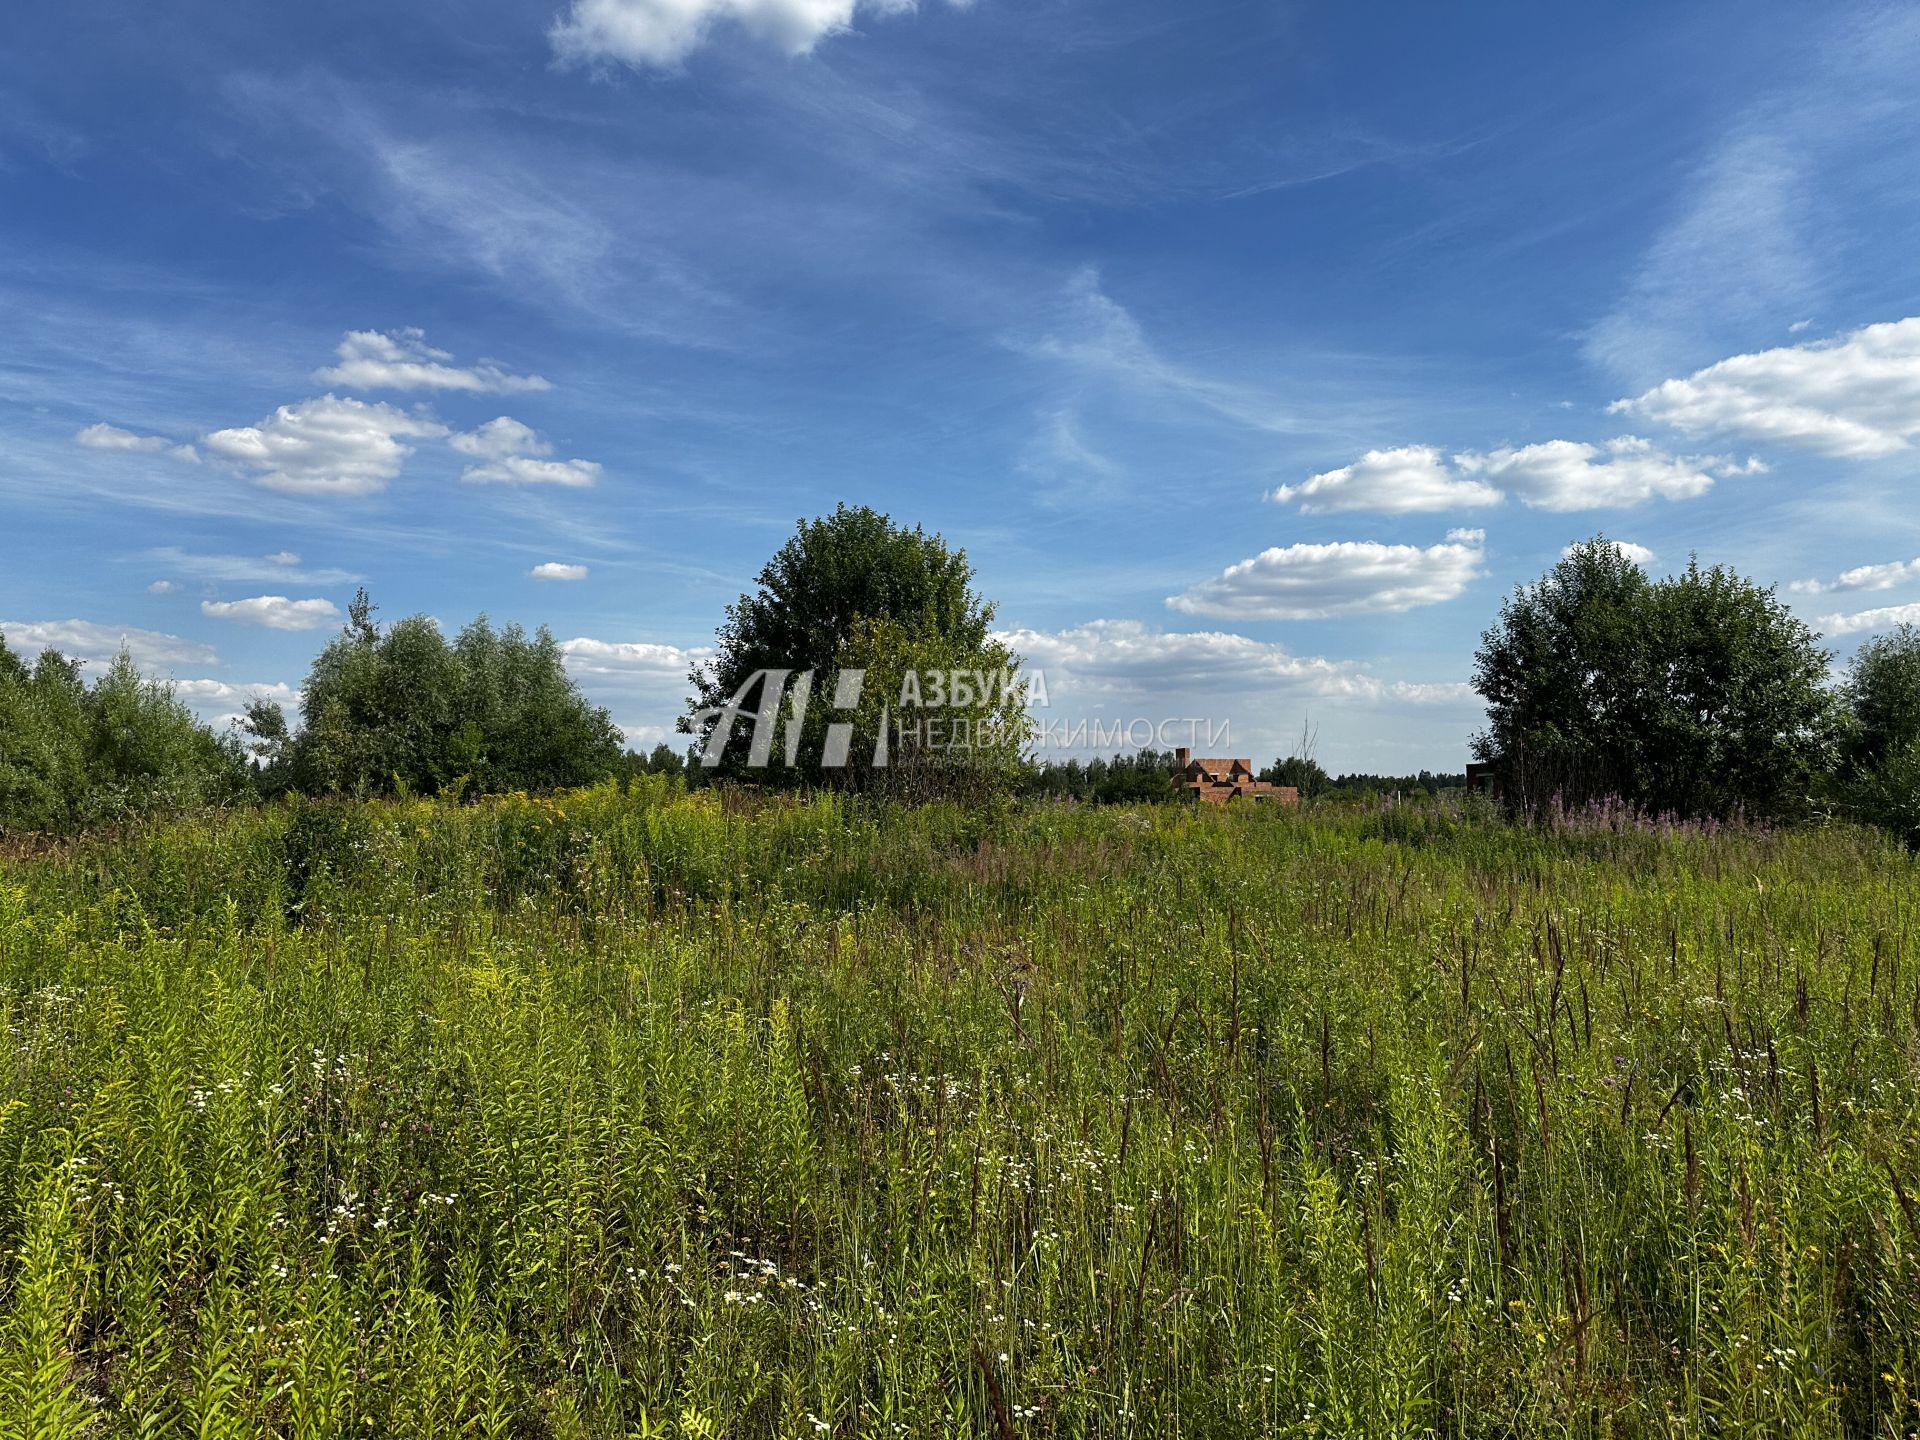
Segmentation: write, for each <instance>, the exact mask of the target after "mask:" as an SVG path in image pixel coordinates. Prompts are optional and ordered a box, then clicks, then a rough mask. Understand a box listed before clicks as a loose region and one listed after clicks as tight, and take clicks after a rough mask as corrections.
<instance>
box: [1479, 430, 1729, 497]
mask: <svg viewBox="0 0 1920 1440" xmlns="http://www.w3.org/2000/svg"><path fill="white" fill-rule="evenodd" d="M1456 459H1457V461H1458V462H1459V464H1460V467H1461V469H1462V470H1464V471H1466V472H1467V473H1468V474H1471V475H1482V476H1485V477H1486V478H1487V480H1489V481H1490V482H1492V483H1493V484H1495V485H1498V486H1500V487H1501V488H1502V489H1504V490H1507V491H1509V492H1510V493H1512V494H1514V495H1516V496H1518V497H1519V498H1520V500H1521V501H1522V502H1523V503H1524V504H1527V505H1530V506H1533V507H1534V508H1536V509H1540V510H1595V509H1602V508H1610V507H1616V506H1626V505H1638V504H1641V503H1642V502H1643V501H1647V500H1651V499H1654V498H1655V497H1659V498H1660V499H1663V500H1690V499H1693V498H1694V497H1696V496H1699V495H1704V494H1706V493H1707V491H1709V490H1711V489H1712V488H1713V475H1712V473H1710V472H1711V471H1712V470H1714V469H1716V468H1719V467H1723V466H1726V465H1727V464H1728V462H1727V461H1725V460H1721V459H1718V458H1712V459H1687V458H1682V457H1677V456H1673V455H1668V454H1665V453H1664V452H1662V451H1660V450H1659V449H1657V448H1655V447H1654V445H1653V444H1652V443H1651V442H1649V441H1646V440H1642V439H1640V438H1639V437H1638V436H1634V435H1622V436H1620V437H1619V438H1618V439H1614V440H1609V441H1607V442H1606V444H1605V445H1588V444H1584V443H1582V442H1580V441H1577V440H1548V441H1545V442H1543V443H1542V444H1539V445H1524V446H1521V447H1520V448H1518V449H1503V450H1495V451H1493V452H1492V453H1490V454H1486V455H1461V456H1457V457H1456Z"/></svg>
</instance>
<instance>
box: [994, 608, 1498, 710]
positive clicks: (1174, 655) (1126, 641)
mask: <svg viewBox="0 0 1920 1440" xmlns="http://www.w3.org/2000/svg"><path fill="white" fill-rule="evenodd" d="M995 638H996V639H998V640H1001V641H1004V642H1005V643H1006V644H1007V645H1009V646H1011V647H1012V649H1013V650H1014V651H1015V652H1016V653H1017V654H1019V655H1020V656H1021V657H1023V659H1024V660H1025V661H1026V665H1027V668H1028V669H1029V670H1035V669H1037V670H1041V671H1044V672H1045V673H1046V677H1047V689H1048V697H1049V700H1050V702H1051V701H1057V700H1058V698H1059V696H1060V694H1061V692H1062V690H1063V689H1070V688H1073V687H1075V686H1076V685H1078V686H1085V687H1087V688H1090V689H1093V690H1098V691H1103V692H1107V693H1113V694H1125V695H1138V696H1155V695H1162V694H1165V693H1167V692H1169V691H1176V692H1177V691H1193V690H1208V691H1216V692H1217V691H1228V692H1241V693H1244V692H1246V691H1249V690H1255V691H1259V690H1271V689H1275V688H1286V689H1293V690H1298V691H1300V692H1302V693H1305V694H1308V695H1312V696H1317V697H1321V698H1327V699H1358V700H1399V701H1404V702H1407V703H1413V704H1429V703H1443V702H1453V701H1461V700H1467V699H1471V697H1472V690H1471V687H1469V686H1467V685H1464V684H1442V685H1433V684H1425V683H1419V682H1411V681H1394V680H1382V679H1380V678H1378V677H1376V676H1373V675H1370V674H1368V673H1367V672H1366V670H1365V669H1364V668H1363V667H1361V666H1360V665H1358V664H1356V663H1354V662H1352V661H1347V660H1329V659H1325V658H1323V657H1320V656H1308V655H1294V654H1291V653H1290V652H1288V651H1287V650H1286V649H1285V647H1283V646H1280V645H1274V644H1270V643H1268V642H1266V641H1262V640H1253V639H1250V638H1248V637H1247V636H1245V635H1234V634H1229V633H1226V632H1223V631H1217V630H1202V631H1167V630H1156V629H1151V628H1149V627H1148V626H1146V625H1144V624H1142V623H1141V622H1139V621H1137V620H1094V621H1091V622H1089V623H1088V624H1085V625H1080V626H1075V627H1073V628H1071V629H1067V630H1052V631H1047V630H1003V631H1000V632H997V634H996V635H995Z"/></svg>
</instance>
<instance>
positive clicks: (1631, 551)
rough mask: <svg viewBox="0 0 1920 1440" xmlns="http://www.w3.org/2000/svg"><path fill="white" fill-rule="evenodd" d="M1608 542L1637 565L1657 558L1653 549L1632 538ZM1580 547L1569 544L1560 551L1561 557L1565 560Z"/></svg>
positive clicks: (1647, 563)
mask: <svg viewBox="0 0 1920 1440" xmlns="http://www.w3.org/2000/svg"><path fill="white" fill-rule="evenodd" d="M1607 544H1609V545H1611V546H1612V547H1613V548H1614V550H1615V551H1616V552H1617V553H1618V554H1620V555H1623V556H1625V557H1626V558H1627V559H1629V560H1631V561H1632V562H1633V563H1634V564H1636V565H1651V564H1653V562H1654V559H1655V558H1656V557H1655V556H1654V553H1653V551H1651V550H1649V549H1648V548H1647V547H1646V546H1644V545H1636V544H1634V543H1633V541H1631V540H1609V541H1608V542H1607ZM1579 548H1580V547H1579V546H1577V545H1569V546H1567V548H1566V549H1564V550H1562V551H1561V552H1560V558H1561V559H1562V560H1565V559H1566V558H1567V557H1568V556H1570V555H1572V554H1573V552H1574V551H1575V550H1577V549H1579Z"/></svg>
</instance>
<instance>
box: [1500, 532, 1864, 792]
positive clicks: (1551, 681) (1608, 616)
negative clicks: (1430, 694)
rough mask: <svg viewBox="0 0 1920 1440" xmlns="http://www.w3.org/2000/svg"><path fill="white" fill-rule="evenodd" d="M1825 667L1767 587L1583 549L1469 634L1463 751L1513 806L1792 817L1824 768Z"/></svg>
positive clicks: (1605, 549) (1597, 545) (1810, 638)
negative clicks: (1479, 712) (1472, 728)
mask: <svg viewBox="0 0 1920 1440" xmlns="http://www.w3.org/2000/svg"><path fill="white" fill-rule="evenodd" d="M1827 660H1828V656H1827V653H1826V652H1825V651H1823V650H1822V649H1821V648H1820V646H1819V643H1818V637H1817V636H1816V635H1814V634H1813V632H1812V631H1810V630H1809V629H1808V628H1807V627H1806V625H1805V624H1803V623H1802V622H1801V621H1800V620H1798V619H1797V618H1795V617H1794V615H1793V614H1792V612H1790V611H1789V610H1788V609H1787V608H1786V607H1785V606H1784V605H1782V604H1781V603H1780V601H1779V600H1778V598H1777V597H1776V596H1775V595H1774V594H1773V592H1772V591H1771V590H1769V589H1765V588H1763V587H1760V586H1758V585H1755V584H1753V583H1752V582H1750V581H1747V580H1745V579H1743V578H1741V577H1740V576H1739V575H1737V574H1735V573H1734V572H1733V571H1731V570H1729V569H1726V568H1725V567H1722V566H1715V567H1713V568H1711V569H1702V568H1701V567H1700V566H1699V564H1698V563H1697V562H1696V563H1690V564H1689V565H1688V567H1687V569H1686V571H1685V572H1684V573H1682V574H1679V575H1676V576H1673V577H1670V578H1668V579H1665V580H1660V581H1654V580H1650V579H1649V578H1648V577H1647V575H1646V573H1645V572H1644V571H1642V570H1641V569H1640V567H1639V566H1638V565H1636V564H1634V563H1633V562H1632V561H1631V560H1629V559H1627V558H1626V557H1625V556H1624V555H1622V554H1621V553H1620V551H1619V548H1618V547H1617V546H1615V545H1613V544H1612V543H1610V542H1608V541H1607V540H1606V539H1605V538H1604V537H1600V538H1596V539H1594V540H1591V541H1589V542H1587V543H1585V544H1583V545H1578V546H1575V547H1574V548H1573V550H1572V551H1571V552H1570V553H1569V554H1568V555H1567V556H1566V558H1565V559H1563V560H1562V561H1561V562H1560V563H1559V564H1558V565H1556V566H1555V567H1554V568H1553V569H1552V570H1551V571H1550V572H1548V574H1547V575H1545V576H1544V577H1542V579H1540V580H1539V581H1537V582H1536V583H1534V584H1533V585H1530V586H1524V587H1522V588H1521V589H1519V590H1517V591H1516V592H1515V593H1514V595H1513V596H1512V597H1511V598H1510V599H1509V600H1508V601H1507V602H1506V603H1505V604H1504V605H1503V606H1502V607H1501V612H1500V620H1499V623H1498V624H1497V625H1495V626H1494V627H1493V628H1492V629H1490V630H1488V631H1487V632H1486V634H1485V635H1483V636H1482V637H1481V648H1480V652H1479V655H1478V657H1477V660H1476V665H1475V671H1474V684H1475V688H1476V689H1478V690H1479V692H1480V693H1481V695H1482V696H1483V697H1485V699H1486V702H1487V716H1488V728H1487V730H1486V731H1485V732H1484V733H1483V734H1481V735H1479V736H1477V737H1476V738H1475V741H1474V751H1475V755H1476V758H1478V759H1480V760H1482V761H1487V762H1491V763H1493V764H1494V765H1496V766H1497V767H1498V769H1499V773H1500V778H1501V781H1502V784H1503V786H1504V788H1505V790H1506V793H1507V796H1508V799H1509V800H1510V801H1511V802H1512V803H1514V804H1515V805H1517V806H1519V807H1521V808H1527V809H1538V808H1541V807H1543V806H1545V805H1548V804H1550V803H1553V802H1555V801H1560V802H1565V803H1572V804H1578V803H1583V802H1585V801H1588V800H1591V799H1594V798H1597V797H1601V796H1618V797H1621V798H1623V799H1627V800H1630V801H1632V802H1634V803H1636V804H1638V805H1641V806H1643V807H1645V808H1648V809H1652V810H1657V811H1661V812H1670V813H1674V814H1680V815H1728V814H1731V813H1734V812H1736V811H1744V812H1746V813H1751V814H1759V815H1769V816H1777V815H1788V814H1792V813H1794V812H1795V811H1797V810H1799V809H1801V808H1803V807H1804V806H1805V805H1806V804H1807V802H1808V799H1809V796H1810V795H1811V793H1812V791H1813V789H1814V787H1815V785H1816V783H1817V780H1818V777H1819V775H1820V773H1821V772H1822V770H1823V769H1824V767H1825V765H1826V764H1827V762H1828V758H1829V748H1830V744H1831V740H1832V699H1831V696H1830V694H1829V693H1828V691H1827V690H1826V688H1825V683H1824V682H1825V677H1826V666H1827Z"/></svg>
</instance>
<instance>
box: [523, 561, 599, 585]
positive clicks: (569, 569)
mask: <svg viewBox="0 0 1920 1440" xmlns="http://www.w3.org/2000/svg"><path fill="white" fill-rule="evenodd" d="M527 574H529V575H531V576H532V577H533V578H534V579H535V580H584V579H586V578H587V567H586V566H584V565H563V564H561V563H560V562H559V561H558V560H549V561H547V563H546V564H544V565H536V566H534V567H533V568H532V569H531V570H529V571H528V572H527Z"/></svg>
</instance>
